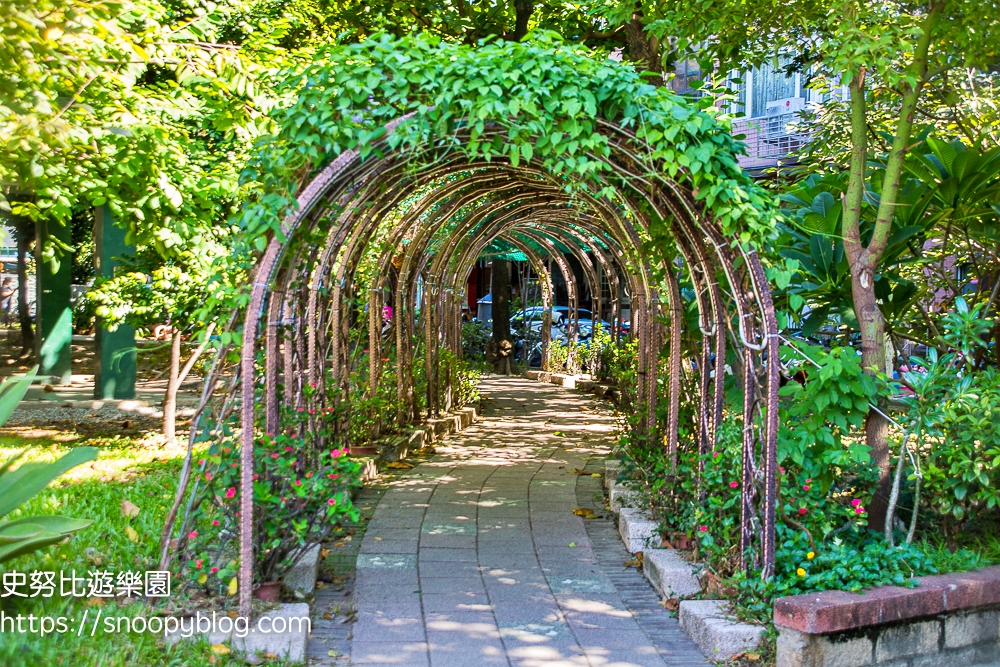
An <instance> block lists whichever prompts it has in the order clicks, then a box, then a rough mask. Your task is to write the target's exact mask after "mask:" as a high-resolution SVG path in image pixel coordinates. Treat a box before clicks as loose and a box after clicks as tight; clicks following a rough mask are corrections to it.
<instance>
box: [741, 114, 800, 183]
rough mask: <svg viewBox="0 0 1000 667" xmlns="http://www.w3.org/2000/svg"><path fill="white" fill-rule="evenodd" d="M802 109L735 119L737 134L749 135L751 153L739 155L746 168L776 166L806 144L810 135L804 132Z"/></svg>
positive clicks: (748, 145)
mask: <svg viewBox="0 0 1000 667" xmlns="http://www.w3.org/2000/svg"><path fill="white" fill-rule="evenodd" d="M800 121H801V118H800V116H799V112H797V111H793V112H791V113H783V114H776V115H774V116H761V117H759V118H745V119H741V120H737V121H733V134H734V135H735V136H739V135H741V134H742V135H745V138H744V139H743V142H744V143H745V144H746V147H747V154H746V155H745V156H741V157H740V158H739V163H740V166H741V167H743V168H744V169H762V168H765V167H773V166H774V165H776V164H777V163H778V162H779V161H786V159H787V158H788V157H789V156H790V155H793V154H794V153H797V152H798V151H800V150H801V149H802V147H803V146H805V145H806V142H808V140H809V135H808V134H806V133H804V132H800V131H799V130H798V125H799V123H800Z"/></svg>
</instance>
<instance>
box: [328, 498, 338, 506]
mask: <svg viewBox="0 0 1000 667" xmlns="http://www.w3.org/2000/svg"><path fill="white" fill-rule="evenodd" d="M326 504H327V505H336V504H337V499H336V498H330V499H329V500H328V501H326Z"/></svg>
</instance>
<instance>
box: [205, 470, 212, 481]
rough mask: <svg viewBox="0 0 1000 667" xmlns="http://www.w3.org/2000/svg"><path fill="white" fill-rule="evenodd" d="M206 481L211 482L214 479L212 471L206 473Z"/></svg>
mask: <svg viewBox="0 0 1000 667" xmlns="http://www.w3.org/2000/svg"><path fill="white" fill-rule="evenodd" d="M205 481H206V482H211V481H212V473H210V472H206V473H205Z"/></svg>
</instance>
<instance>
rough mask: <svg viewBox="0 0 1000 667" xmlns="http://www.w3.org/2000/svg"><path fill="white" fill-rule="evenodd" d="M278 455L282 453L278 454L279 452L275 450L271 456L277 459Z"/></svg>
mask: <svg viewBox="0 0 1000 667" xmlns="http://www.w3.org/2000/svg"><path fill="white" fill-rule="evenodd" d="M278 456H280V454H278V452H275V453H274V454H271V458H272V459H276V458H278Z"/></svg>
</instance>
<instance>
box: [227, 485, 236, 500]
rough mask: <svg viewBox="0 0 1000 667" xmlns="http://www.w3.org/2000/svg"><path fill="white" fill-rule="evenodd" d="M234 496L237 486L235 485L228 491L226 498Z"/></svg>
mask: <svg viewBox="0 0 1000 667" xmlns="http://www.w3.org/2000/svg"><path fill="white" fill-rule="evenodd" d="M234 496H236V487H235V486H231V487H229V489H228V490H227V491H226V498H233V497H234Z"/></svg>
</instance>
